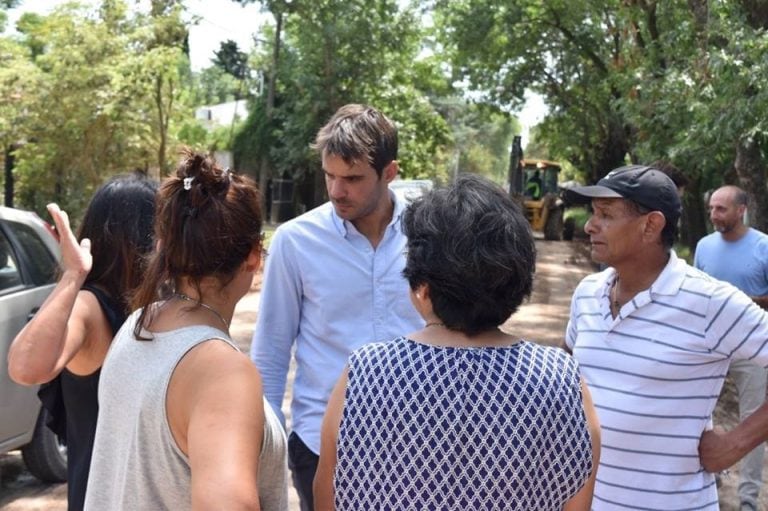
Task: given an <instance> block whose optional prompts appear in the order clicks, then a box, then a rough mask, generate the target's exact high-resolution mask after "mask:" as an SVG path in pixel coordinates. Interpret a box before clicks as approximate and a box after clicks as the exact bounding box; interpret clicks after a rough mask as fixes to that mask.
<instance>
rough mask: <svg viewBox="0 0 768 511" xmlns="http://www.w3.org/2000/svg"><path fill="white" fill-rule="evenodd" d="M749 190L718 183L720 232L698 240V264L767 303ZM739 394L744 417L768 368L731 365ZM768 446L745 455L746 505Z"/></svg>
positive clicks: (765, 267) (745, 509)
mask: <svg viewBox="0 0 768 511" xmlns="http://www.w3.org/2000/svg"><path fill="white" fill-rule="evenodd" d="M746 210H747V194H746V193H745V192H744V190H742V189H740V188H738V187H736V186H723V187H722V188H718V189H717V190H715V192H714V193H713V194H712V197H710V199H709V218H710V220H711V221H712V226H713V227H714V228H715V232H713V233H712V234H710V235H708V236H705V237H704V238H702V239H701V240H700V241H699V243H698V244H697V245H696V255H695V256H694V263H693V264H694V266H696V268H699V269H700V270H703V271H704V272H706V273H708V274H709V275H712V276H713V277H715V278H716V279H718V280H724V281H726V282H729V283H731V284H733V285H734V286H736V287H737V288H739V289H741V290H742V291H744V292H745V293H746V294H748V295H750V297H751V298H752V300H753V301H755V302H756V303H757V304H758V305H760V306H762V307H763V308H766V304H768V236H766V235H765V234H763V233H762V232H760V231H758V230H756V229H752V228H751V227H748V226H746V225H745V224H744V221H743V218H744V213H745V212H746ZM729 374H730V375H731V378H733V381H734V383H735V384H736V388H737V390H738V394H739V415H740V419H741V420H742V421H743V420H744V419H745V418H746V417H748V416H750V415H751V414H752V413H753V412H754V411H755V410H756V409H757V408H758V407H760V405H762V404H763V402H765V394H766V382H767V381H768V373H767V372H766V370H765V368H764V367H762V366H760V365H757V364H755V363H754V362H752V361H750V360H739V361H736V362H733V363H732V364H731V366H730V369H729ZM764 450H765V446H764V444H761V445H760V446H759V447H757V448H756V449H754V450H753V451H752V452H750V453H749V454H748V455H747V456H745V457H744V458H743V459H742V461H741V470H740V473H741V475H740V477H739V499H740V501H741V504H740V508H739V509H740V510H741V511H755V510H757V509H758V496H759V492H760V487H761V486H762V471H763V455H764Z"/></svg>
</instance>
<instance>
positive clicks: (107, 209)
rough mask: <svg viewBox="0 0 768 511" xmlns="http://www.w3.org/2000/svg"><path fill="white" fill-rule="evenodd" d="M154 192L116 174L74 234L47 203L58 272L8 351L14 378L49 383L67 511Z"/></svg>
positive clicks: (145, 240)
mask: <svg viewBox="0 0 768 511" xmlns="http://www.w3.org/2000/svg"><path fill="white" fill-rule="evenodd" d="M156 190H157V185H156V184H155V183H154V182H153V181H150V180H148V179H147V178H146V177H145V176H143V175H141V174H138V173H137V174H130V175H119V176H115V177H113V178H112V179H110V180H109V181H108V182H107V183H105V184H104V185H103V186H102V187H101V188H99V190H98V191H97V192H96V194H95V195H94V196H93V199H91V202H90V204H89V205H88V208H87V210H86V212H85V216H84V217H83V221H82V223H81V225H80V229H79V231H78V234H77V236H75V235H74V234H73V232H72V229H71V228H70V225H69V217H68V216H67V213H66V212H64V211H62V210H61V209H59V206H57V205H56V204H49V205H48V211H49V212H50V214H51V217H52V218H53V222H54V224H55V225H56V230H57V232H58V233H59V238H60V245H61V257H62V259H61V275H60V278H59V281H58V283H57V285H56V287H55V288H54V290H53V292H52V293H51V295H50V296H49V297H48V299H47V300H46V301H45V303H43V305H42V307H41V308H40V310H39V311H38V312H37V314H35V316H34V317H33V318H32V320H31V321H30V322H29V323H27V325H26V326H25V327H24V329H23V330H22V331H21V332H19V334H18V335H17V336H16V338H15V339H14V341H13V344H12V345H11V347H10V350H9V353H8V372H9V375H10V377H11V378H12V379H13V380H14V381H16V382H17V383H20V384H24V385H34V384H39V383H46V382H50V383H48V384H47V385H44V386H43V387H42V388H41V390H40V393H39V394H40V398H41V400H42V401H43V406H44V407H45V408H46V409H47V410H48V414H49V417H50V420H49V422H48V424H49V426H50V427H51V429H52V430H53V431H54V432H55V433H56V434H57V435H59V437H61V438H63V439H65V440H66V444H67V479H68V487H67V500H68V508H69V510H70V511H77V510H80V509H82V508H83V500H84V498H85V489H86V483H87V481H88V468H89V466H90V462H91V450H92V448H93V438H94V433H95V431H96V417H97V414H98V403H97V400H96V392H97V388H98V383H99V375H100V371H101V366H102V364H103V362H104V357H105V356H106V354H107V350H108V348H109V346H110V343H111V342H112V338H113V337H114V335H115V334H116V333H117V331H118V329H119V328H120V325H122V323H123V321H124V320H125V318H126V316H127V315H128V313H129V312H130V309H129V305H128V294H129V293H130V291H131V290H133V289H134V288H135V287H136V286H137V285H138V283H139V282H140V280H141V278H142V264H143V262H144V261H143V257H144V256H145V255H146V254H147V253H148V252H149V251H150V250H151V248H152V220H153V215H154V209H155V192H156Z"/></svg>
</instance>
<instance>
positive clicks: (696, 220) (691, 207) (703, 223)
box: [680, 175, 707, 253]
mask: <svg viewBox="0 0 768 511" xmlns="http://www.w3.org/2000/svg"><path fill="white" fill-rule="evenodd" d="M706 234H707V206H706V204H704V190H702V189H701V175H698V176H696V178H695V179H691V180H690V181H689V182H688V184H687V185H686V186H685V195H684V196H683V215H682V218H681V220H680V242H681V243H682V244H683V245H685V246H687V247H688V248H690V249H691V253H693V251H694V250H695V249H696V244H697V243H698V242H699V240H700V239H701V238H703V237H704V236H706Z"/></svg>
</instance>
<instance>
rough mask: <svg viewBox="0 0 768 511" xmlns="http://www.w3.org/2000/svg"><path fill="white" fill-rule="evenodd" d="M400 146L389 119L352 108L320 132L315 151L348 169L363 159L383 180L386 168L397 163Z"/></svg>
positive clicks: (340, 112)
mask: <svg viewBox="0 0 768 511" xmlns="http://www.w3.org/2000/svg"><path fill="white" fill-rule="evenodd" d="M397 145H398V142H397V127H395V124H394V123H393V122H392V121H391V120H390V119H389V118H388V117H387V116H385V115H384V114H382V113H381V112H379V111H378V110H376V109H375V108H373V107H370V106H367V105H358V104H349V105H344V106H343V107H341V108H339V109H338V110H337V111H336V113H335V114H333V117H331V119H330V120H329V121H328V123H326V125H325V126H323V127H322V128H320V131H319V132H318V133H317V137H316V139H315V143H314V144H313V146H312V147H313V148H314V149H317V150H318V151H319V152H320V154H321V155H331V156H338V157H340V158H341V159H342V160H344V161H345V162H346V163H347V164H349V165H352V164H353V163H354V162H356V161H358V160H360V159H364V160H365V161H367V162H368V163H369V164H370V165H371V167H373V169H374V170H375V171H376V174H377V175H378V176H379V177H381V173H382V172H383V171H384V167H386V166H387V165H389V164H390V163H391V162H392V161H393V160H396V159H397Z"/></svg>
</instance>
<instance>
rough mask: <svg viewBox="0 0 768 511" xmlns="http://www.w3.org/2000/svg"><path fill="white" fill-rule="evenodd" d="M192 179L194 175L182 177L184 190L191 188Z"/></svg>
mask: <svg viewBox="0 0 768 511" xmlns="http://www.w3.org/2000/svg"><path fill="white" fill-rule="evenodd" d="M194 180H195V178H194V177H185V178H184V189H185V190H189V189H190V188H192V181H194Z"/></svg>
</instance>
